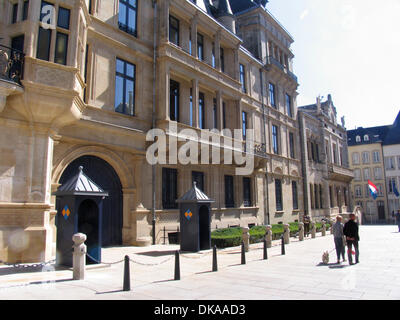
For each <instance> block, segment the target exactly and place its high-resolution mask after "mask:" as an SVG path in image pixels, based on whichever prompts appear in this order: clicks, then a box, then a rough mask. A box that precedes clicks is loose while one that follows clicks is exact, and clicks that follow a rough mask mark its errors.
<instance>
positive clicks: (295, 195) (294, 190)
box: [292, 180, 299, 210]
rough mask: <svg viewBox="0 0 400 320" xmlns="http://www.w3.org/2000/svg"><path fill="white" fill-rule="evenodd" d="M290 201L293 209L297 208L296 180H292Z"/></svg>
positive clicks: (297, 192) (297, 191)
mask: <svg viewBox="0 0 400 320" xmlns="http://www.w3.org/2000/svg"><path fill="white" fill-rule="evenodd" d="M292 202H293V210H299V190H298V187H297V181H294V180H293V181H292Z"/></svg>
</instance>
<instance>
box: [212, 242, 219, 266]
mask: <svg viewBox="0 0 400 320" xmlns="http://www.w3.org/2000/svg"><path fill="white" fill-rule="evenodd" d="M212 271H213V272H216V271H218V261H217V246H214V248H213V266H212Z"/></svg>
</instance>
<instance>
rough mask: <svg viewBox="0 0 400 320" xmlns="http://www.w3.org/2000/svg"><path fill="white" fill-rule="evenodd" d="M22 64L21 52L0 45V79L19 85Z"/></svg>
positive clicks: (23, 57)
mask: <svg viewBox="0 0 400 320" xmlns="http://www.w3.org/2000/svg"><path fill="white" fill-rule="evenodd" d="M24 62H25V55H24V53H23V52H21V51H19V50H16V49H12V48H9V47H6V46H3V45H0V79H2V80H8V81H12V82H15V83H18V84H21V80H22V78H23V74H24Z"/></svg>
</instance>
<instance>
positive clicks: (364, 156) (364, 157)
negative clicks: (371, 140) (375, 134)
mask: <svg viewBox="0 0 400 320" xmlns="http://www.w3.org/2000/svg"><path fill="white" fill-rule="evenodd" d="M362 160H363V163H364V164H366V163H369V152H367V151H366V152H363V153H362Z"/></svg>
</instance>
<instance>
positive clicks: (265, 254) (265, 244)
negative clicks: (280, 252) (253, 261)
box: [263, 238, 268, 260]
mask: <svg viewBox="0 0 400 320" xmlns="http://www.w3.org/2000/svg"><path fill="white" fill-rule="evenodd" d="M263 243H264V248H263V253H264V255H263V258H264V260H267V259H268V252H267V240H266V239H265V238H264V241H263Z"/></svg>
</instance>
